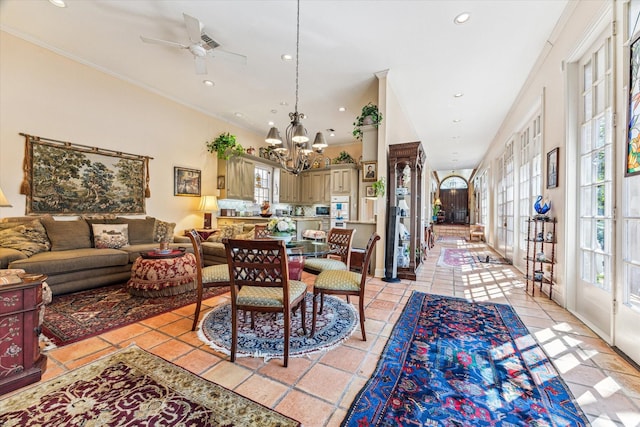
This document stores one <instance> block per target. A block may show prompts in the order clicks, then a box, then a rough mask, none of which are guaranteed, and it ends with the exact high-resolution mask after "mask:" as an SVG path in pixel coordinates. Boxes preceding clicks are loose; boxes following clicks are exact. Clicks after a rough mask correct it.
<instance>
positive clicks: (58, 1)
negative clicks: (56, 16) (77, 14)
mask: <svg viewBox="0 0 640 427" xmlns="http://www.w3.org/2000/svg"><path fill="white" fill-rule="evenodd" d="M49 3H51V4H52V5H54V6H57V7H67V4H66V3H65V2H64V0H49Z"/></svg>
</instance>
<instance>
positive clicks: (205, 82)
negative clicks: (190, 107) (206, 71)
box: [202, 80, 215, 87]
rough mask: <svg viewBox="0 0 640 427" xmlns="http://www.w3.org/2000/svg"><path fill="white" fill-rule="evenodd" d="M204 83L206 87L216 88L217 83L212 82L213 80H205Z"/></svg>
mask: <svg viewBox="0 0 640 427" xmlns="http://www.w3.org/2000/svg"><path fill="white" fill-rule="evenodd" d="M202 83H203V84H204V85H205V86H209V87H211V86H215V83H214V82H212V81H211V80H203V81H202Z"/></svg>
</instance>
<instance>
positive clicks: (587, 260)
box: [581, 252, 591, 283]
mask: <svg viewBox="0 0 640 427" xmlns="http://www.w3.org/2000/svg"><path fill="white" fill-rule="evenodd" d="M581 277H582V280H584V281H585V282H587V283H591V252H583V253H582V276H581Z"/></svg>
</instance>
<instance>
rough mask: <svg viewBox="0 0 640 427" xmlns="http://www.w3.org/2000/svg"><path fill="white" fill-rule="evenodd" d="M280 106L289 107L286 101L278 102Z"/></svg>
mask: <svg viewBox="0 0 640 427" xmlns="http://www.w3.org/2000/svg"><path fill="white" fill-rule="evenodd" d="M280 105H283V106H284V105H289V103H288V102H287V101H282V102H280Z"/></svg>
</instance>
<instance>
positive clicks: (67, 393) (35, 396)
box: [0, 346, 300, 427]
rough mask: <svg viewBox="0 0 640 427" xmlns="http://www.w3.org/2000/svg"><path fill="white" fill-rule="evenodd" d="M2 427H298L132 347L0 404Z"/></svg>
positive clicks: (237, 395)
mask: <svg viewBox="0 0 640 427" xmlns="http://www.w3.org/2000/svg"><path fill="white" fill-rule="evenodd" d="M0 425H3V426H24V427H36V426H122V427H124V426H202V427H208V426H216V427H220V426H265V427H297V426H300V423H299V422H297V421H295V420H293V419H291V418H289V417H286V416H284V415H282V414H280V413H278V412H275V411H273V410H271V409H269V408H267V407H265V406H262V405H261V404H259V403H256V402H254V401H252V400H250V399H248V398H246V397H243V396H241V395H239V394H237V393H235V392H233V391H231V390H228V389H226V388H224V387H222V386H221V385H218V384H215V383H212V382H210V381H207V380H206V379H204V378H201V377H199V376H197V375H195V374H194V373H192V372H189V371H187V370H186V369H183V368H181V367H179V366H176V365H174V364H172V363H170V362H167V361H166V360H164V359H162V358H160V357H158V356H155V355H153V354H151V353H148V352H146V351H144V350H142V349H140V348H138V347H136V346H130V347H127V348H126V349H124V350H120V351H118V352H117V353H113V354H110V355H108V356H106V357H103V358H101V359H98V360H96V361H94V362H91V363H90V364H88V365H84V366H82V367H80V368H78V369H74V370H73V371H70V372H66V373H64V374H62V375H60V376H58V377H56V378H54V379H53V380H50V381H47V382H44V383H42V382H41V383H38V384H36V385H34V386H32V387H28V388H26V389H24V390H23V391H21V392H19V393H17V394H15V395H12V396H10V397H8V398H5V399H0Z"/></svg>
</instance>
